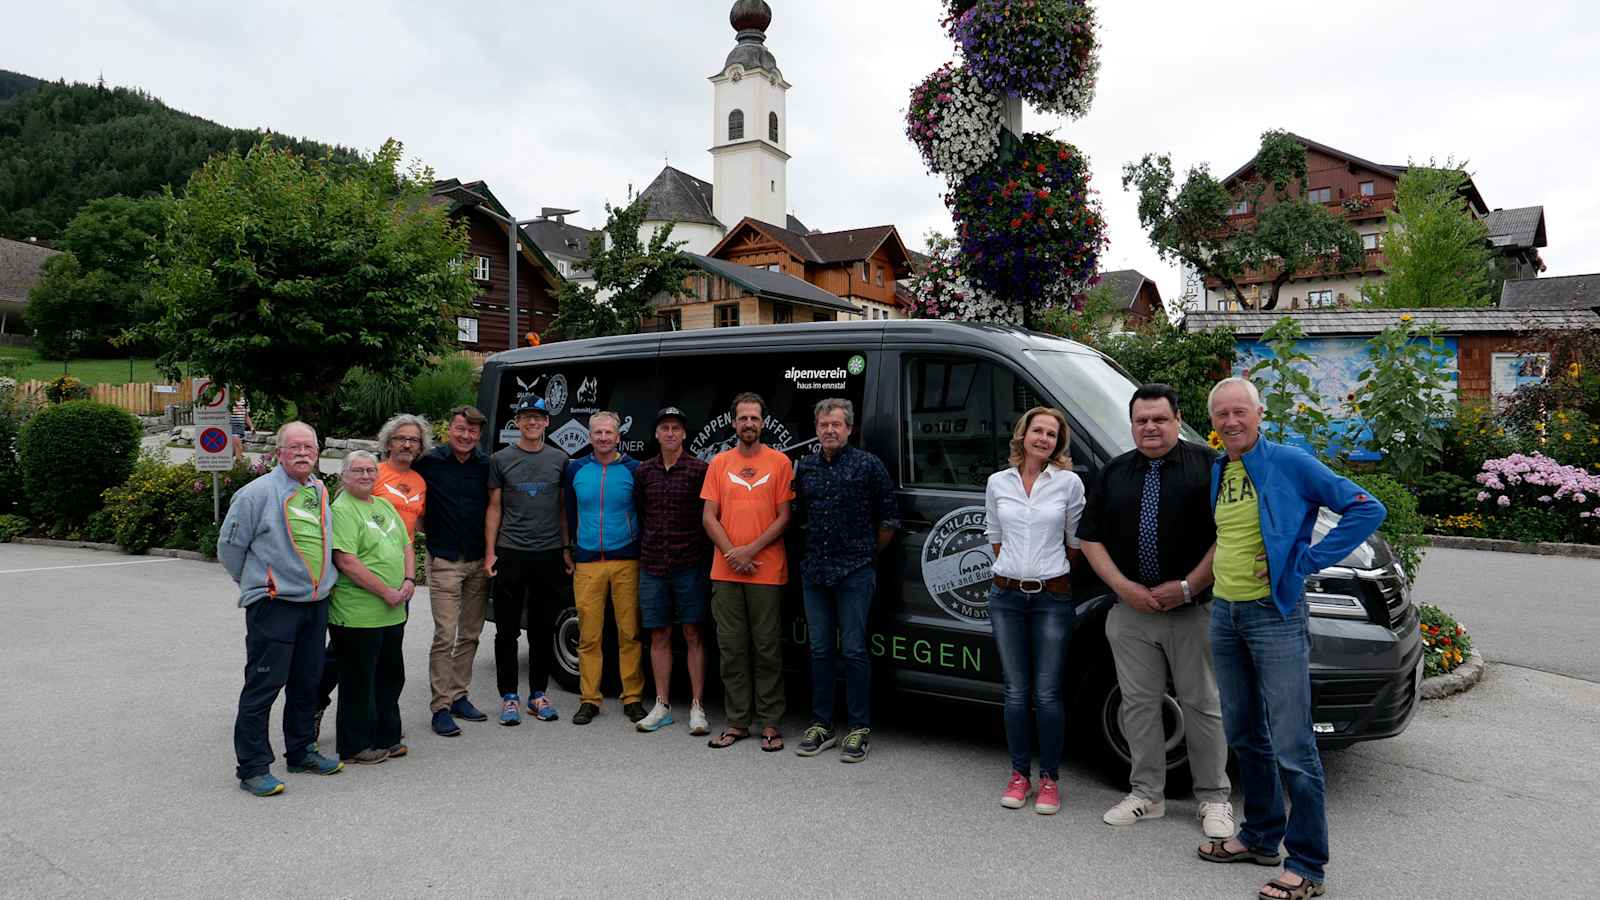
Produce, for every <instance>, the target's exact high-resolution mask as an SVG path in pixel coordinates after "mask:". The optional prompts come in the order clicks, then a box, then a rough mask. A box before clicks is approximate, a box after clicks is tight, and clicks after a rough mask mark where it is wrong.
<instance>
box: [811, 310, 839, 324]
mask: <svg viewBox="0 0 1600 900" xmlns="http://www.w3.org/2000/svg"><path fill="white" fill-rule="evenodd" d="M835 320H836V319H835V316H834V314H833V313H831V312H819V313H813V314H812V315H811V321H813V322H833V321H835Z"/></svg>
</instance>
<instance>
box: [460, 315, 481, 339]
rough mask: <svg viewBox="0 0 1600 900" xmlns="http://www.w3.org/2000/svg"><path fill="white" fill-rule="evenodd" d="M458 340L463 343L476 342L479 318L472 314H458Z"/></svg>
mask: <svg viewBox="0 0 1600 900" xmlns="http://www.w3.org/2000/svg"><path fill="white" fill-rule="evenodd" d="M456 340H458V341H460V342H461V343H463V344H476V343H477V342H478V320H477V319H474V318H472V317H471V316H456Z"/></svg>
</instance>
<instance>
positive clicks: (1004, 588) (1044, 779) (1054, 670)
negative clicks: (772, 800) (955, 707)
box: [984, 406, 1084, 815]
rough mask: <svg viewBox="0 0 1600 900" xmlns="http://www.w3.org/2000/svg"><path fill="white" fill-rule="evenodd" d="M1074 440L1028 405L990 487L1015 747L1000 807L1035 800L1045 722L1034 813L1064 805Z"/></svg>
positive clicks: (998, 622)
mask: <svg viewBox="0 0 1600 900" xmlns="http://www.w3.org/2000/svg"><path fill="white" fill-rule="evenodd" d="M1071 438H1072V435H1071V434H1070V433H1069V432H1068V431H1067V418H1066V416H1065V415H1064V414H1062V412H1061V411H1060V410H1058V409H1051V408H1049V407H1044V406H1036V407H1034V408H1033V409H1030V410H1028V412H1027V414H1026V415H1024V416H1023V417H1022V418H1021V419H1019V420H1017V427H1016V430H1015V431H1014V432H1013V433H1012V436H1011V467H1010V468H1008V469H1002V470H1000V471H998V472H996V473H994V474H993V475H990V476H989V484H988V487H987V488H986V489H985V491H984V506H985V508H986V509H987V511H988V538H989V543H990V544H991V545H993V547H994V556H995V559H994V585H993V587H991V588H990V589H989V621H990V623H991V624H992V625H993V627H994V642H995V644H996V646H997V647H998V648H999V650H1000V670H1001V675H1002V677H1003V679H1004V682H1005V719H1006V745H1007V746H1008V747H1009V749H1010V751H1011V777H1010V779H1009V780H1008V781H1007V782H1006V789H1005V793H1004V794H1002V795H1001V797H1000V805H1001V806H1004V807H1007V808H1009V809H1021V808H1022V807H1023V805H1024V804H1025V803H1026V802H1027V799H1028V794H1029V793H1030V791H1031V790H1032V785H1031V784H1030V783H1029V780H1028V778H1029V775H1030V773H1031V771H1032V763H1033V733H1032V732H1033V730H1034V728H1033V726H1034V724H1035V721H1037V725H1038V739H1039V793H1038V795H1037V796H1036V797H1035V798H1034V803H1033V811H1034V812H1036V813H1042V814H1044V815H1051V814H1053V813H1055V812H1056V811H1058V810H1060V809H1061V791H1060V789H1059V788H1058V787H1057V786H1056V779H1057V777H1058V772H1057V767H1058V766H1059V764H1060V761H1061V744H1062V740H1063V728H1064V722H1063V715H1064V714H1063V710H1062V703H1061V673H1062V669H1063V668H1064V666H1065V663H1066V655H1067V644H1068V642H1069V641H1070V640H1071V638H1072V623H1073V619H1074V618H1075V616H1076V612H1075V611H1074V609H1073V606H1072V597H1071V592H1070V587H1069V585H1068V581H1067V573H1068V572H1069V571H1070V570H1071V568H1072V564H1071V562H1070V561H1069V558H1068V557H1069V555H1070V556H1072V557H1076V556H1078V537H1077V531H1078V517H1079V516H1080V515H1081V514H1082V513H1083V502H1084V492H1083V481H1082V480H1081V479H1080V478H1078V475H1077V473H1075V472H1073V471H1072V460H1071V458H1070V457H1069V456H1068V455H1067V445H1068V443H1069V442H1070V441H1071ZM1069 548H1070V549H1069ZM1030 706H1031V714H1030Z"/></svg>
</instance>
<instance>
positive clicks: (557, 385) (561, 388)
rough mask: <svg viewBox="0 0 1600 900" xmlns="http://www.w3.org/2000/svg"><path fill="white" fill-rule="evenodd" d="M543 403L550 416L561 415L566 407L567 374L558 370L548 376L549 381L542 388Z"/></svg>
mask: <svg viewBox="0 0 1600 900" xmlns="http://www.w3.org/2000/svg"><path fill="white" fill-rule="evenodd" d="M544 405H545V410H546V411H547V412H548V413H549V414H550V415H552V416H559V415H561V413H562V411H563V410H565V409H566V408H567V376H565V375H562V374H561V373H560V372H557V373H556V374H554V375H552V376H550V383H549V384H547V385H545V388H544Z"/></svg>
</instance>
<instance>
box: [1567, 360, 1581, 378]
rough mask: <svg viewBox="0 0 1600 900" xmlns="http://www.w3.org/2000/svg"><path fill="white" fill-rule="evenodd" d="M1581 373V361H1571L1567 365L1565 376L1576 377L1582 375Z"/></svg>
mask: <svg viewBox="0 0 1600 900" xmlns="http://www.w3.org/2000/svg"><path fill="white" fill-rule="evenodd" d="M1582 374H1583V363H1577V362H1575V363H1572V364H1571V365H1568V366H1567V377H1568V378H1577V377H1578V376H1579V375H1582Z"/></svg>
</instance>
